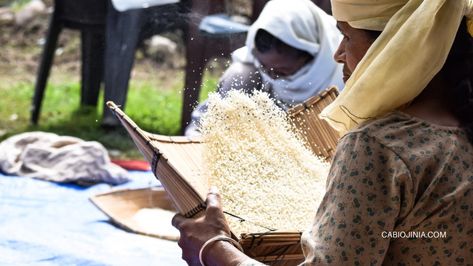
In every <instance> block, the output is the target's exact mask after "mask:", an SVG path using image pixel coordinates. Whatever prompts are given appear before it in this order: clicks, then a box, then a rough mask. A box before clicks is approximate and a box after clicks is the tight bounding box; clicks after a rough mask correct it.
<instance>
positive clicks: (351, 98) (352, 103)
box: [320, 0, 473, 133]
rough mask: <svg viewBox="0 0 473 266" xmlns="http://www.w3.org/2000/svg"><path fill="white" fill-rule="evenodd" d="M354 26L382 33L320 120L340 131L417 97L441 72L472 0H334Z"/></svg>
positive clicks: (338, 15) (472, 6) (338, 14)
mask: <svg viewBox="0 0 473 266" xmlns="http://www.w3.org/2000/svg"><path fill="white" fill-rule="evenodd" d="M332 9H333V15H334V17H335V18H336V19H337V20H338V21H345V22H347V23H348V24H350V25H351V26H352V27H354V28H360V29H370V30H382V33H381V35H380V36H379V37H378V39H377V40H376V41H375V42H374V43H373V45H372V46H371V47H370V49H369V50H368V51H367V53H366V55H365V56H364V57H363V59H362V60H361V62H360V63H359V64H358V66H357V67H356V69H355V71H354V72H353V74H352V76H351V77H350V79H349V80H348V81H347V83H346V86H345V89H344V90H343V91H342V92H341V94H340V95H339V96H338V97H337V99H336V100H335V101H334V102H333V103H332V104H330V105H329V106H327V108H325V109H324V110H323V111H322V113H321V115H320V116H321V117H322V118H324V119H326V120H327V121H328V122H329V123H330V124H331V125H332V126H333V127H334V128H335V129H337V130H338V131H339V132H340V133H344V132H346V131H348V130H350V129H352V128H353V127H355V126H356V125H358V124H359V123H361V122H363V121H366V120H368V119H372V118H375V117H379V116H381V115H383V114H386V113H388V112H390V111H393V110H395V109H397V108H399V107H401V106H403V105H405V104H407V103H409V102H410V101H412V100H413V99H414V98H415V97H417V96H418V95H419V94H420V93H421V92H422V90H423V89H424V88H425V87H426V86H427V84H428V83H429V82H430V81H431V80H432V78H433V77H434V76H435V75H436V74H437V73H438V71H439V70H440V69H441V68H442V66H443V64H444V63H445V60H446V58H447V56H448V53H449V51H450V49H451V46H452V44H453V41H454V39H455V35H456V32H457V30H458V27H459V25H460V22H461V20H462V18H463V16H464V15H467V16H469V17H471V16H472V15H473V14H471V13H472V10H473V0H332Z"/></svg>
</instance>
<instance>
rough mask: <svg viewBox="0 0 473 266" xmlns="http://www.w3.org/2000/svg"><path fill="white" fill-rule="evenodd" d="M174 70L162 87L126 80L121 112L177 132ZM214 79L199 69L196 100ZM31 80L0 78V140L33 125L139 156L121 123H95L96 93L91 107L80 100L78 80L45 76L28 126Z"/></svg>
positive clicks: (98, 114) (156, 130)
mask: <svg viewBox="0 0 473 266" xmlns="http://www.w3.org/2000/svg"><path fill="white" fill-rule="evenodd" d="M178 76H179V78H176V81H175V82H172V83H171V84H170V85H167V86H166V88H162V87H164V86H165V85H159V84H158V85H156V84H155V82H151V81H146V80H144V81H143V80H140V81H132V82H131V84H130V89H129V90H128V98H127V105H126V113H127V114H128V115H129V116H130V117H131V118H132V119H133V120H135V122H136V123H137V124H138V125H139V126H140V127H142V128H143V129H145V130H148V131H150V132H153V133H159V134H165V135H176V134H178V133H179V130H180V128H179V127H180V117H181V106H182V93H181V88H182V78H180V75H178ZM217 80H218V78H217V77H216V76H211V75H209V74H206V75H205V77H204V84H203V86H202V91H201V97H200V98H201V100H204V99H206V98H207V96H208V93H209V92H211V91H213V90H215V88H216V85H217ZM33 85H34V84H32V83H29V82H17V83H13V84H11V83H9V84H3V85H2V84H0V95H2V96H1V100H0V103H1V104H0V140H2V139H5V138H6V137H8V136H11V135H14V134H18V133H21V132H25V131H37V130H39V131H46V132H54V133H56V134H59V135H69V136H76V137H79V138H81V139H84V140H96V141H99V142H101V143H102V144H104V146H105V147H107V148H108V149H109V150H117V151H119V153H117V152H115V153H114V154H115V155H114V156H115V157H120V158H140V157H141V156H140V155H139V153H138V151H137V150H136V148H135V146H134V144H133V143H132V142H131V140H130V139H129V137H128V135H127V134H126V133H125V132H124V130H123V129H121V128H118V129H116V130H115V129H114V130H104V129H102V128H101V127H100V123H101V113H102V105H103V101H102V99H103V97H102V95H100V97H99V99H100V102H99V104H98V107H97V108H95V107H81V106H80V104H79V102H80V84H79V83H78V82H74V81H67V79H66V80H65V81H61V82H57V83H53V82H50V83H49V85H48V88H47V89H46V94H45V96H44V100H43V105H42V111H41V116H40V121H39V125H38V126H31V125H30V123H29V119H30V112H29V110H30V104H31V99H32V95H33ZM5 86H7V87H5Z"/></svg>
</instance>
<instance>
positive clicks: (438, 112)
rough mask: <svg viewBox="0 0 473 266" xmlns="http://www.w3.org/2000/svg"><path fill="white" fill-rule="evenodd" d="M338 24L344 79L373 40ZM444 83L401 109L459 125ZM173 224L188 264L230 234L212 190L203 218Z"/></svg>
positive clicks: (225, 247) (232, 256)
mask: <svg viewBox="0 0 473 266" xmlns="http://www.w3.org/2000/svg"><path fill="white" fill-rule="evenodd" d="M337 25H338V28H339V29H340V31H341V32H342V34H343V35H344V39H343V40H342V42H341V43H340V46H339V48H338V49H337V51H336V52H335V55H334V59H335V60H336V61H337V62H338V63H341V64H343V65H344V76H345V81H346V80H347V79H348V78H349V77H350V76H351V74H352V73H353V71H354V70H355V68H356V66H357V65H358V63H359V62H360V60H361V59H362V58H363V56H364V55H365V54H366V51H367V50H368V48H369V47H370V46H371V44H372V43H373V42H374V41H375V39H374V38H373V37H372V36H371V35H370V34H368V33H367V32H366V31H364V30H361V29H355V28H352V27H351V26H350V25H349V24H348V23H346V22H338V23H337ZM447 86H448V84H447V83H446V82H445V80H444V79H443V78H442V76H441V75H437V76H436V77H434V79H433V80H432V81H431V82H430V83H429V84H428V86H427V87H426V88H425V89H424V91H423V92H422V93H421V94H420V95H419V96H418V97H417V98H416V99H414V100H413V101H412V102H411V103H410V104H409V105H408V106H406V107H404V108H402V111H403V112H405V113H408V114H410V115H412V116H415V117H417V118H420V119H423V120H425V121H428V122H431V123H433V124H437V125H441V126H458V125H459V121H458V120H457V119H456V118H455V116H454V115H453V113H452V111H451V110H450V108H448V104H447V103H446V102H445V101H446V100H445V99H446V97H444V96H445V91H447V90H446V89H445V88H446V87H447ZM173 225H174V226H175V227H176V228H177V229H179V231H180V232H181V239H180V240H179V246H180V247H181V248H182V257H183V259H184V260H185V261H186V262H187V263H189V264H190V265H199V260H198V254H199V250H200V247H202V245H203V244H204V243H205V241H207V240H208V239H210V238H212V237H214V236H217V235H226V236H230V230H229V227H228V224H227V222H226V220H225V217H224V215H223V212H222V207H221V201H220V196H219V195H218V194H217V193H216V192H215V191H212V192H211V193H209V195H208V198H207V209H206V211H205V214H204V215H203V216H202V217H199V218H197V219H186V218H184V217H183V216H181V215H176V216H175V218H174V219H173ZM247 259H249V257H248V256H246V255H245V254H244V253H242V252H240V251H239V250H238V249H237V248H235V247H234V246H233V245H232V244H230V243H227V242H223V241H219V242H216V243H214V244H212V245H210V246H209V247H208V248H206V250H205V252H204V261H205V263H206V264H207V265H237V264H238V263H240V262H243V261H245V260H247Z"/></svg>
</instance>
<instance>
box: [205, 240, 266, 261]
mask: <svg viewBox="0 0 473 266" xmlns="http://www.w3.org/2000/svg"><path fill="white" fill-rule="evenodd" d="M203 260H204V262H205V265H207V266H220V265H229V266H237V265H263V264H261V263H259V262H257V261H255V260H252V259H251V258H250V257H248V256H247V255H246V254H244V253H242V252H241V251H239V250H238V249H237V248H236V247H235V246H233V245H232V244H231V243H229V242H225V241H218V242H215V243H213V244H211V245H210V246H208V247H206V248H205V250H204V253H203Z"/></svg>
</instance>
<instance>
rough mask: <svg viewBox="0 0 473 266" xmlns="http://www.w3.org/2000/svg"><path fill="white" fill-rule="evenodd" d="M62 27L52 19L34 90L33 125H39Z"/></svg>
mask: <svg viewBox="0 0 473 266" xmlns="http://www.w3.org/2000/svg"><path fill="white" fill-rule="evenodd" d="M61 30H62V25H61V24H60V23H59V22H58V21H56V20H55V19H51V21H50V23H49V29H48V35H47V37H46V43H45V44H44V49H43V54H42V56H41V63H40V66H39V70H38V75H37V77H36V84H35V89H34V96H33V103H32V106H31V123H32V124H34V125H36V124H37V123H38V119H39V114H40V112H41V103H42V101H43V96H44V91H45V89H46V83H47V81H48V76H49V73H50V70H51V65H52V63H53V59H54V53H55V51H56V46H57V40H58V37H59V34H60V33H61Z"/></svg>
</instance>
